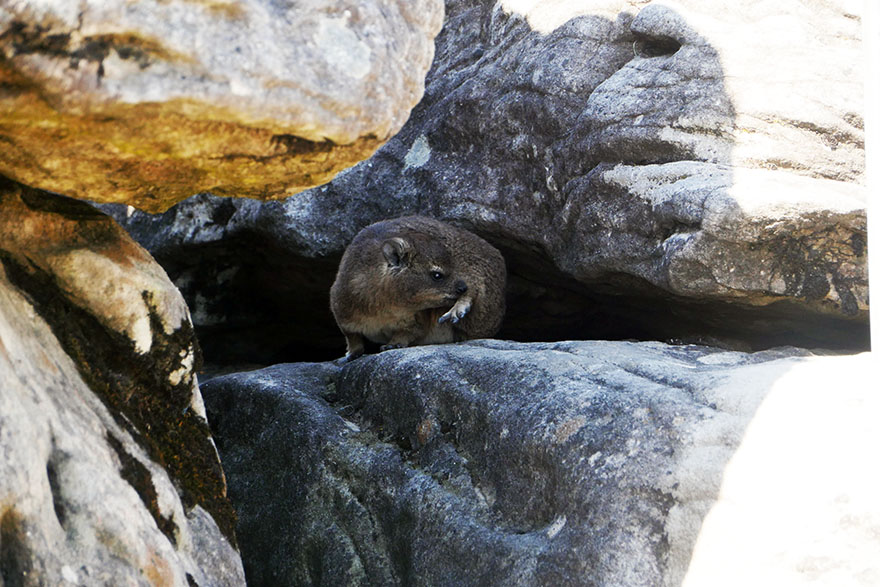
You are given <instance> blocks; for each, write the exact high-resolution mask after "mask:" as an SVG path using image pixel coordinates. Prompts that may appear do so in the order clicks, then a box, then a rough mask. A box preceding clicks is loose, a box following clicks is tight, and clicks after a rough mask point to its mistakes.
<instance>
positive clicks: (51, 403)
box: [0, 179, 244, 586]
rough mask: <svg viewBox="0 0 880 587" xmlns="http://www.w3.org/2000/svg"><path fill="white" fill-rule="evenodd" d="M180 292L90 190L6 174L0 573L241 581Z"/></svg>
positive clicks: (97, 579)
mask: <svg viewBox="0 0 880 587" xmlns="http://www.w3.org/2000/svg"><path fill="white" fill-rule="evenodd" d="M198 365H199V350H198V346H197V344H196V341H195V337H194V333H193V327H192V323H191V321H190V317H189V312H188V310H187V308H186V305H185V303H184V300H183V298H182V297H181V295H180V293H179V292H178V291H177V289H176V288H175V287H174V285H173V284H172V283H171V282H170V281H169V280H168V277H167V275H166V274H165V272H164V271H163V270H162V268H161V267H159V265H157V264H156V262H155V261H153V259H152V258H151V257H150V256H149V254H148V253H147V252H146V251H145V250H144V249H143V248H141V247H140V246H139V245H137V244H136V243H135V242H133V241H132V240H131V239H130V238H129V236H128V235H127V234H126V233H125V231H124V230H122V228H120V227H119V226H118V225H117V224H116V223H115V222H114V221H113V220H112V219H111V218H109V217H107V216H106V215H104V214H102V213H101V212H99V211H97V210H96V209H94V208H93V207H91V206H89V205H88V204H86V203H84V202H80V201H77V200H72V199H68V198H63V197H61V196H57V195H55V194H50V193H47V192H43V191H40V190H35V189H32V188H28V187H25V186H22V185H19V184H15V183H13V182H11V181H9V180H6V179H3V180H2V182H0V389H2V393H0V453H2V454H3V458H2V459H0V577H2V583H3V584H5V585H63V584H76V585H95V584H108V585H109V584H113V585H119V584H126V585H143V584H150V585H180V586H186V585H193V584H198V585H241V584H243V583H244V575H243V571H242V567H241V559H240V556H239V554H238V552H237V551H236V548H235V544H236V541H235V520H236V518H235V513H234V512H233V510H232V507H231V505H230V503H229V500H228V499H227V497H226V482H225V478H224V475H223V471H222V469H221V467H220V461H219V458H218V455H217V451H216V448H215V446H214V443H213V440H212V438H211V435H210V430H209V428H208V424H207V421H206V419H205V409H204V404H203V403H202V398H201V394H200V392H199V388H198V384H197V382H196V377H195V374H194V371H195V369H196V368H198Z"/></svg>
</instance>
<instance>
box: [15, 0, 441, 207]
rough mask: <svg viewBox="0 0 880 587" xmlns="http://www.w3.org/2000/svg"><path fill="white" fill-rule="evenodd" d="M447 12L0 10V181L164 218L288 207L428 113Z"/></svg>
mask: <svg viewBox="0 0 880 587" xmlns="http://www.w3.org/2000/svg"><path fill="white" fill-rule="evenodd" d="M442 15H443V6H442V3H441V2H440V0H419V1H413V0H405V1H399V2H398V1H395V2H384V1H382V2H379V1H375V0H359V1H357V2H353V1H348V0H309V1H308V2H290V1H287V2H270V1H268V0H248V1H245V2H227V1H225V0H224V1H219V2H189V1H186V0H172V1H171V2H168V1H165V0H147V1H144V2H134V3H132V2H127V1H125V0H112V1H85V2H69V1H67V0H39V1H35V2H18V1H15V0H2V1H0V56H2V59H0V80H2V83H3V88H4V91H3V95H2V97H0V125H2V132H0V139H2V142H3V149H2V151H0V174H4V175H7V176H9V177H12V178H13V179H16V180H18V181H20V182H23V183H26V184H29V185H32V186H35V187H40V188H43V189H48V190H52V191H57V192H60V193H64V194H67V195H70V196H74V197H78V198H82V199H91V200H98V201H104V202H124V203H126V204H130V205H133V206H137V207H138V208H141V209H143V210H150V211H154V212H155V211H161V210H165V209H167V208H168V207H169V206H171V205H172V204H174V203H175V202H178V201H180V200H182V199H184V198H186V197H188V196H191V195H192V194H194V193H197V192H199V191H201V190H211V191H213V192H214V193H217V194H223V195H231V196H249V197H256V198H278V197H284V196H289V195H290V194H294V193H296V192H298V191H300V190H303V189H305V188H309V187H312V186H315V185H320V184H322V183H325V182H326V181H328V180H329V179H331V178H332V177H333V176H334V175H335V174H336V173H338V172H339V171H341V170H342V169H345V168H346V167H349V166H351V165H352V164H354V163H356V162H358V161H361V160H363V159H365V158H367V157H368V156H369V155H370V154H372V153H373V151H375V150H376V148H377V147H379V146H380V145H381V144H382V143H383V142H384V141H385V140H387V139H388V137H390V136H391V135H393V134H394V133H395V132H397V130H399V129H400V127H401V125H402V124H403V123H404V122H405V121H406V118H407V116H408V115H409V111H410V110H411V109H412V107H413V106H414V105H415V104H416V102H418V100H419V98H420V97H421V95H422V92H423V88H424V77H425V73H426V71H427V70H428V67H429V65H430V63H431V58H432V55H433V51H434V45H433V38H434V36H435V35H436V34H437V31H438V30H439V28H440V25H441V23H442Z"/></svg>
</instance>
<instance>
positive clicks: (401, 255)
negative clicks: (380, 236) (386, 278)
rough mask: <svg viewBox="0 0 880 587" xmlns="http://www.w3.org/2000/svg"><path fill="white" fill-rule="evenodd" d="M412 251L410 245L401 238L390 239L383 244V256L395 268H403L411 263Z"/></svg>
mask: <svg viewBox="0 0 880 587" xmlns="http://www.w3.org/2000/svg"><path fill="white" fill-rule="evenodd" d="M410 249H411V247H410V245H409V243H408V242H407V241H406V240H404V239H402V238H400V237H399V236H398V237H394V238H390V239H388V240H387V241H385V242H384V243H383V244H382V254H383V255H385V260H386V261H388V264H389V265H390V266H391V267H393V268H397V267H402V266H404V265H406V264H407V263H408V262H409V254H410Z"/></svg>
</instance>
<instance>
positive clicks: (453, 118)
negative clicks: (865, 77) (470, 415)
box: [113, 0, 868, 362]
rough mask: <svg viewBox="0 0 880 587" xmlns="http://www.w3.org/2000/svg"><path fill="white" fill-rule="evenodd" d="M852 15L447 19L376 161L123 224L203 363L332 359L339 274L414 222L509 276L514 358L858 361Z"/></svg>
mask: <svg viewBox="0 0 880 587" xmlns="http://www.w3.org/2000/svg"><path fill="white" fill-rule="evenodd" d="M851 4H852V5H851ZM858 10H859V8H858V6H857V5H856V4H853V3H836V4H834V5H826V4H825V3H821V2H813V1H804V2H801V1H795V0H786V1H783V2H770V1H769V0H768V1H760V2H751V3H749V4H748V5H745V6H741V5H738V4H737V5H734V4H731V3H724V2H709V3H707V2H696V1H687V2H681V3H679V4H677V5H674V6H673V5H672V4H663V3H660V2H652V3H641V2H640V3H628V2H622V1H609V2H603V3H590V5H589V6H588V7H587V6H585V5H583V4H581V3H577V2H523V1H505V2H499V3H496V4H494V5H492V4H486V3H483V2H468V1H464V0H461V1H459V0H451V1H450V2H448V3H447V19H446V23H445V27H444V29H443V31H442V33H441V34H440V36H439V37H438V39H437V52H436V58H435V61H434V65H433V68H432V70H431V72H430V73H429V75H428V79H427V82H426V92H425V96H424V98H423V99H422V101H421V102H420V104H419V105H418V107H417V108H416V109H415V110H414V111H413V114H412V116H411V118H410V120H409V121H408V122H407V124H406V125H405V126H404V127H403V129H402V130H401V132H400V133H398V134H397V135H396V136H395V137H393V138H392V139H391V140H390V141H389V142H388V143H387V144H386V145H385V146H383V147H382V148H381V149H380V150H379V151H378V152H377V153H376V155H374V156H373V157H372V158H371V159H369V160H368V161H365V162H363V163H361V164H359V165H357V166H356V167H354V168H352V169H350V170H348V171H346V172H345V173H344V174H341V175H340V176H338V177H337V178H336V179H334V180H333V181H332V182H330V183H329V184H328V185H326V186H323V187H320V188H315V189H314V190H309V191H306V192H303V193H301V194H298V195H297V196H294V197H291V198H288V199H286V200H284V201H281V202H268V203H263V204H260V203H256V202H250V201H239V200H236V201H227V200H221V199H218V198H212V197H211V196H208V195H204V194H202V195H199V196H197V197H196V198H195V199H193V200H191V201H188V202H185V203H182V204H180V206H179V207H178V208H176V209H174V210H171V211H169V212H168V213H167V214H165V215H164V216H161V217H156V218H150V217H147V216H146V215H143V214H139V213H134V214H126V213H125V211H123V210H121V209H120V210H116V211H115V212H113V214H114V216H115V217H116V218H117V219H118V220H119V221H120V222H122V223H123V224H124V225H125V226H126V227H127V228H128V229H129V230H131V231H132V233H133V234H134V235H135V237H136V239H137V240H138V241H139V242H141V243H143V244H144V245H145V246H146V247H147V248H148V249H149V250H150V251H151V252H152V253H153V254H154V255H155V256H156V257H157V259H159V260H160V262H161V263H162V264H163V266H165V267H166V268H168V270H169V273H170V274H171V276H172V278H173V279H174V281H175V283H177V284H178V285H179V286H180V287H181V290H182V291H183V292H184V295H185V296H186V298H187V300H188V302H189V304H190V305H191V307H193V308H195V314H196V316H195V321H196V326H197V328H199V329H200V332H201V333H204V335H203V336H202V340H208V339H211V342H209V343H206V344H208V345H211V348H210V350H209V352H208V355H209V357H212V358H213V359H214V360H221V361H222V360H248V361H257V362H259V361H261V360H264V361H266V362H272V361H281V360H290V359H291V358H293V357H296V356H301V357H303V356H305V357H314V356H324V357H326V356H328V355H329V354H332V353H334V352H335V353H339V354H341V352H342V351H341V347H340V340H341V339H339V338H338V336H337V337H336V338H335V339H334V338H333V337H334V328H333V324H332V321H331V319H330V315H329V313H328V312H327V311H326V302H325V297H324V296H325V292H326V290H327V289H328V288H329V285H330V283H332V280H333V271H334V269H335V263H336V262H337V259H338V256H339V255H340V254H341V252H342V250H343V249H344V247H345V245H346V244H347V243H348V242H349V241H350V240H351V239H352V238H353V237H354V235H355V234H356V233H357V232H358V230H359V229H360V228H362V227H363V226H365V225H367V224H370V223H372V222H375V221H377V220H380V219H383V218H389V217H394V216H399V215H404V214H410V213H422V214H427V215H431V216H434V217H438V218H441V219H444V220H448V221H451V222H452V223H456V224H459V225H461V226H463V227H465V228H469V229H472V230H474V231H475V232H476V233H478V234H479V235H480V236H482V237H483V238H485V239H486V240H488V241H489V242H491V243H492V244H493V245H495V246H496V247H498V248H499V250H501V251H502V253H503V254H504V255H505V257H506V260H507V264H508V275H509V284H510V288H509V292H508V304H507V306H508V313H507V319H506V322H505V325H504V327H503V329H502V331H501V333H500V335H499V336H500V337H503V338H513V339H517V340H559V339H564V338H578V339H583V338H639V339H645V338H652V339H658V340H689V341H695V340H696V341H705V342H710V343H713V344H723V345H727V346H729V347H731V348H739V349H749V348H751V349H760V348H768V347H771V346H775V345H781V344H794V345H798V346H806V347H815V346H823V347H834V348H850V349H864V348H866V347H867V344H868V341H867V338H868V336H867V331H868V328H867V318H868V282H867V262H866V259H867V251H866V219H865V218H866V214H865V190H864V187H863V185H862V183H861V182H862V181H863V176H864V149H863V131H862V128H861V125H862V123H861V110H862V104H861V97H862V91H861V76H862V73H861V72H862V71H863V69H864V66H863V61H862V59H863V56H862V53H861V44H860V42H859V36H860V20H859V16H858ZM780 31H782V32H780ZM807 38H809V41H807V40H805V39H807ZM243 299H246V300H249V302H248V303H246V304H242V303H241V300H243ZM282 325H283V326H282ZM300 333H303V334H300ZM221 339H222V340H221ZM334 340H335V341H337V342H335V343H334V342H333V341H334ZM217 347H223V348H222V349H217ZM320 347H324V348H325V349H326V350H325V351H324V353H325V354H323V355H320V354H319V353H317V352H314V351H315V350H316V349H318V348H320ZM249 349H250V350H249ZM333 349H336V350H333ZM279 350H280V352H279ZM310 350H311V352H313V353H314V354H308V353H309V352H310ZM299 352H302V353H304V354H303V355H297V353H299Z"/></svg>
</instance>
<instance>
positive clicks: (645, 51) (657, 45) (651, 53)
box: [633, 34, 681, 59]
mask: <svg viewBox="0 0 880 587" xmlns="http://www.w3.org/2000/svg"><path fill="white" fill-rule="evenodd" d="M635 36H636V40H635V41H633V53H635V54H636V55H637V56H639V57H644V58H647V59H650V58H651V57H663V56H666V55H674V54H675V53H677V52H678V50H679V49H681V43H679V42H678V41H676V40H675V39H673V38H672V37H649V36H647V35H640V34H636V35H635Z"/></svg>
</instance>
